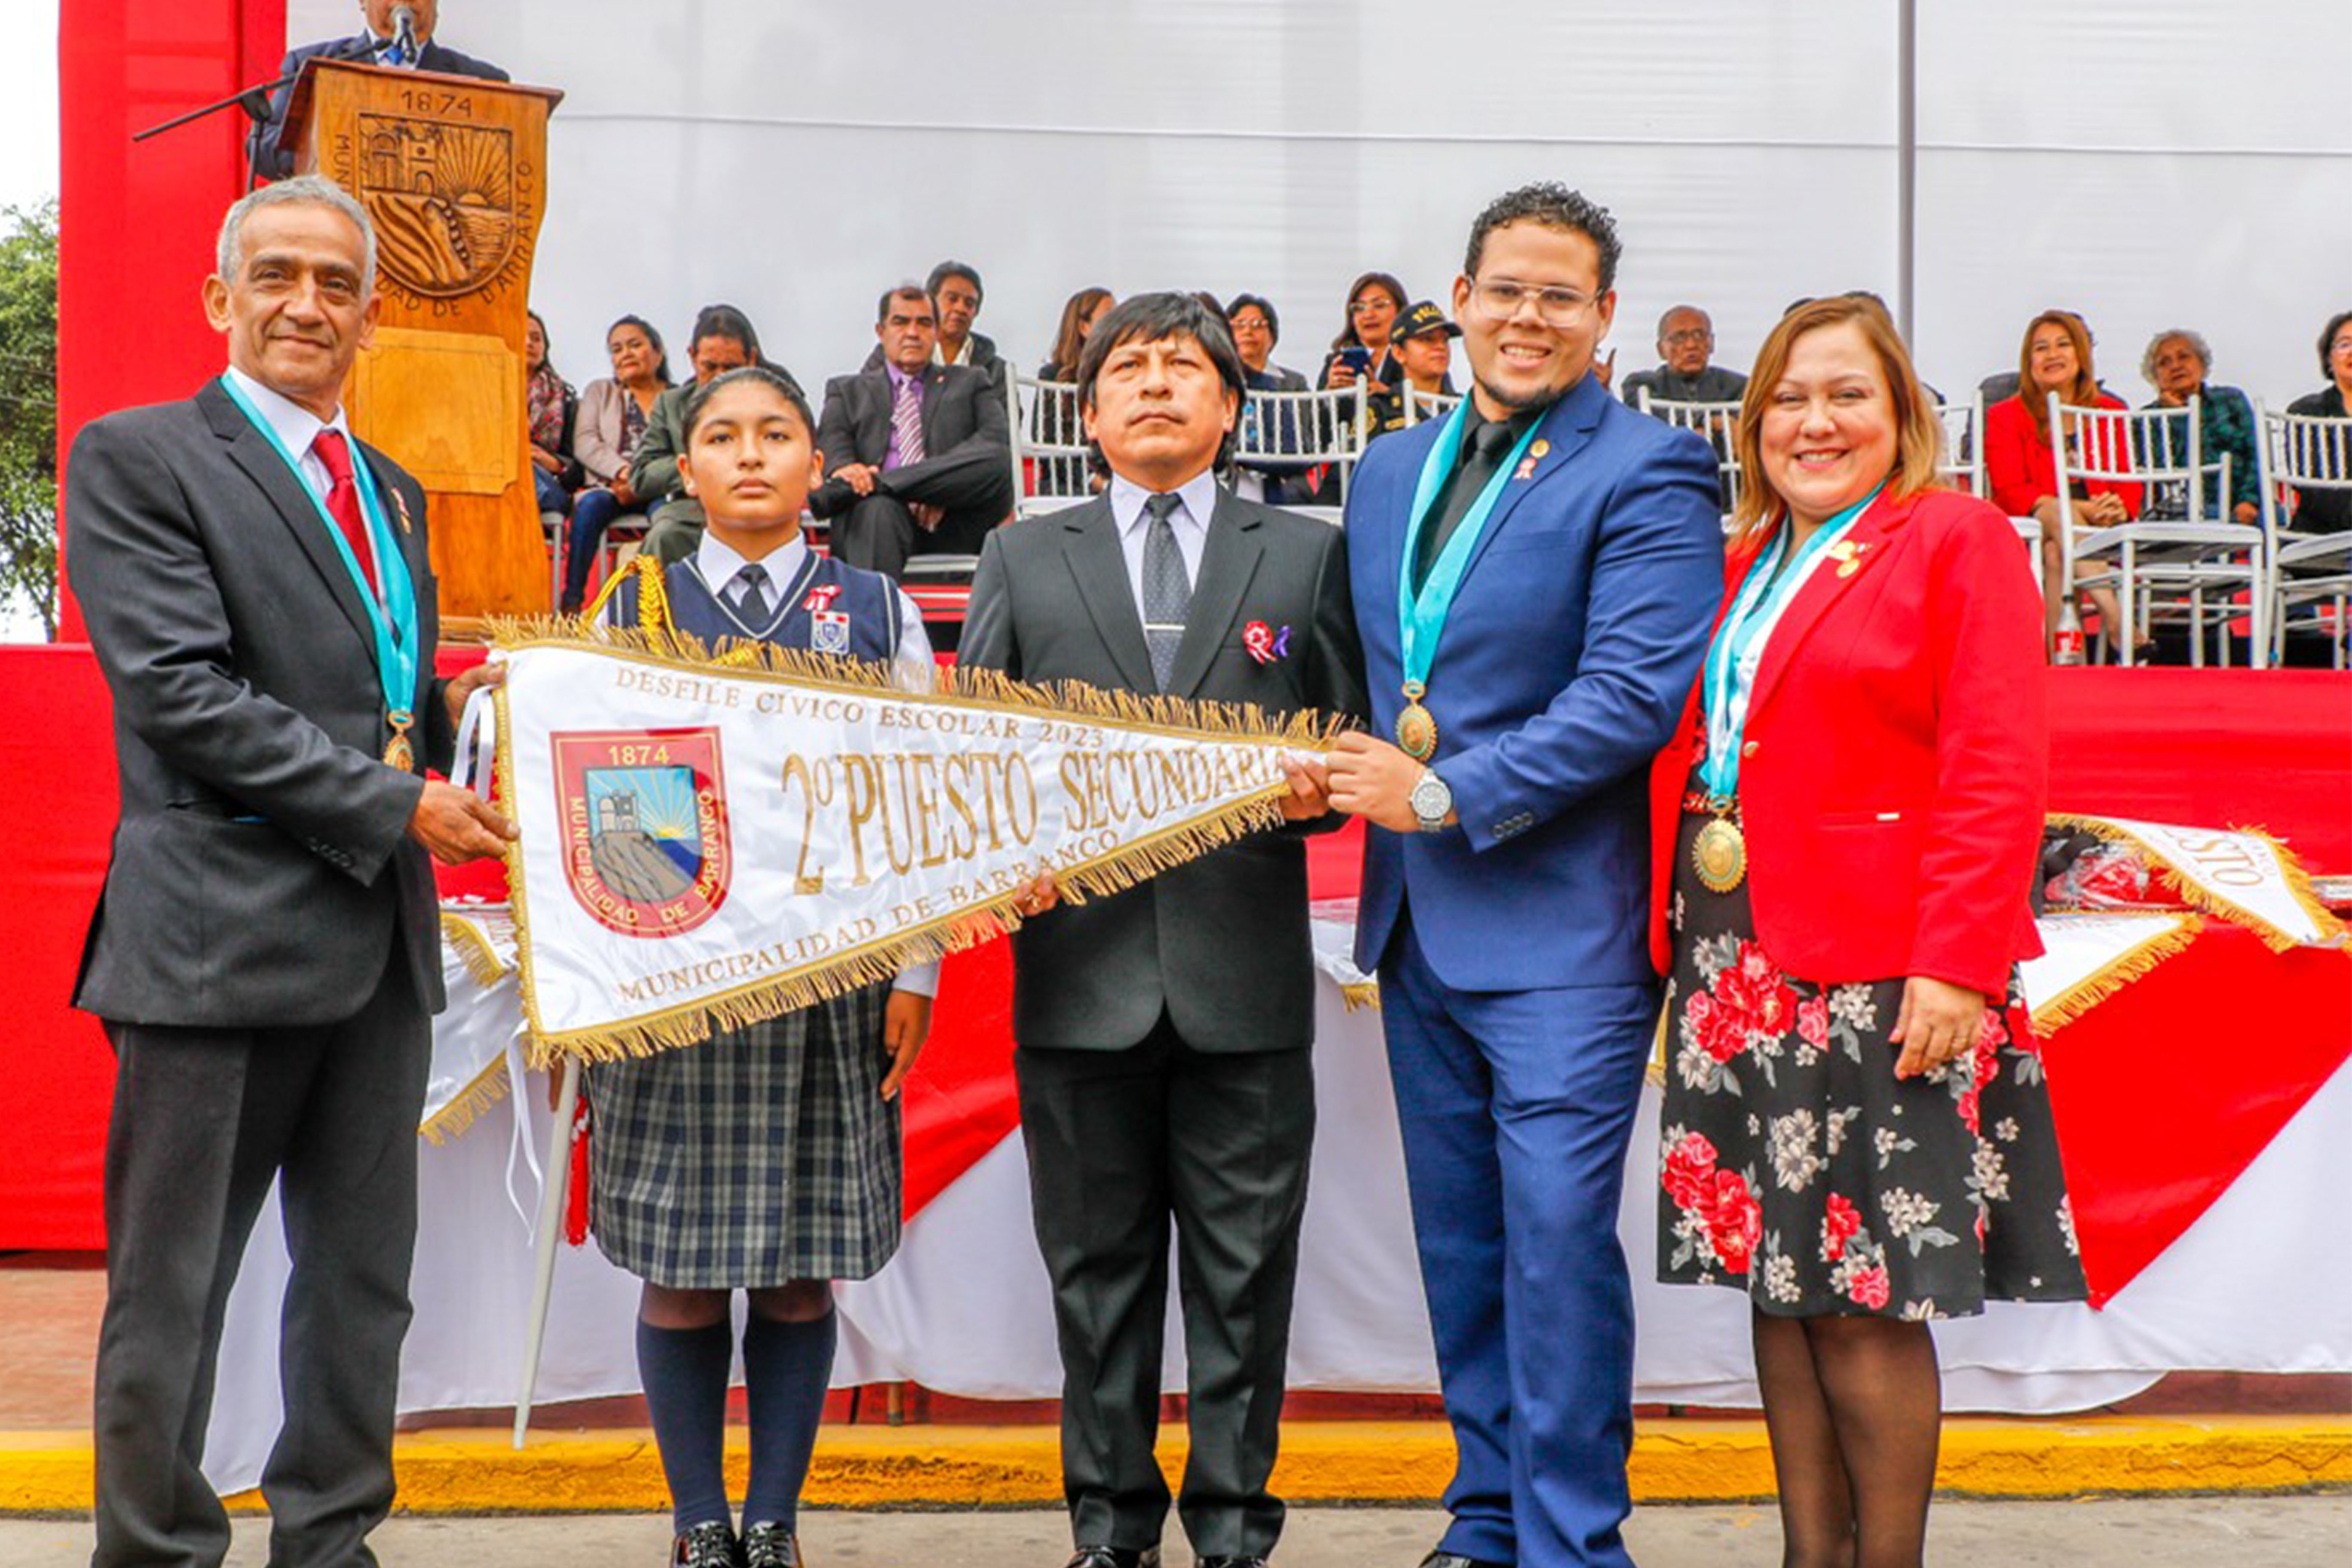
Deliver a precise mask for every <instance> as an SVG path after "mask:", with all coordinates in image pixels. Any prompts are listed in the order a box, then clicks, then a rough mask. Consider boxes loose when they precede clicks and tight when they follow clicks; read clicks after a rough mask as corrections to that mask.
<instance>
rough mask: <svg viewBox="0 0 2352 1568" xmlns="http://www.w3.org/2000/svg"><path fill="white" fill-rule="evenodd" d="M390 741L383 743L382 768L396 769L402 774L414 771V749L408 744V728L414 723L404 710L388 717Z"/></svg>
mask: <svg viewBox="0 0 2352 1568" xmlns="http://www.w3.org/2000/svg"><path fill="white" fill-rule="evenodd" d="M389 722H390V723H391V725H392V739H391V740H389V741H387V742H384V746H383V762H384V766H386V767H391V768H398V769H399V770H400V771H401V772H402V773H415V771H416V748H415V746H413V745H411V744H410V743H409V741H408V727H409V725H410V724H412V723H414V722H415V720H413V719H412V718H411V717H410V716H409V714H408V712H407V711H406V710H402V711H400V712H398V713H394V714H392V715H390V716H389Z"/></svg>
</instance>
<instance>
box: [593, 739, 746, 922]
mask: <svg viewBox="0 0 2352 1568" xmlns="http://www.w3.org/2000/svg"><path fill="white" fill-rule="evenodd" d="M549 741H550V747H551V752H552V755H553V761H554V763H555V796H556V810H557V813H558V820H559V821H561V822H562V825H563V828H562V831H563V874H564V880H565V882H566V883H567V884H569V885H570V887H571V889H572V897H573V898H575V899H577V900H580V905H581V907H582V908H583V909H584V910H587V911H588V913H589V914H590V916H592V917H593V919H594V920H595V921H596V923H597V924H599V925H601V926H604V927H605V928H606V929H607V930H610V931H619V932H620V933H621V934H622V935H624V936H641V937H667V936H676V935H677V934H679V933H680V932H682V931H692V930H693V929H694V928H695V927H697V926H698V925H700V924H701V923H702V922H703V921H707V920H709V918H710V917H711V916H712V915H714V914H716V913H718V912H719V905H721V904H723V903H725V902H726V901H727V881H728V874H729V872H730V869H731V867H730V856H729V849H728V838H727V801H726V792H725V785H724V784H723V783H722V780H723V778H724V773H723V772H722V770H721V769H720V767H719V731H718V730H716V729H715V728H712V729H695V730H617V731H567V732H560V733H557V734H554V735H551V736H550V737H549Z"/></svg>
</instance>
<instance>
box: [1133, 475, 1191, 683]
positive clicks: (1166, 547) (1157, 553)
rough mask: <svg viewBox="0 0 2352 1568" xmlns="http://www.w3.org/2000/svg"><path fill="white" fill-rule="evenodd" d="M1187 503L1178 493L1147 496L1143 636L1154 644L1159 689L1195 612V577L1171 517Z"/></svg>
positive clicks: (1153, 675) (1154, 671)
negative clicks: (1193, 602)
mask: <svg viewBox="0 0 2352 1568" xmlns="http://www.w3.org/2000/svg"><path fill="white" fill-rule="evenodd" d="M1183 504H1184V500H1183V498H1182V497H1181V496H1177V495H1156V496H1150V497H1148V498H1146V500H1144V503H1143V510H1145V511H1146V512H1147V513H1149V514H1150V519H1151V521H1150V523H1148V524H1147V525H1146V526H1145V529H1144V534H1143V640H1144V641H1145V642H1146V643H1147V644H1149V645H1150V648H1151V678H1152V679H1153V680H1154V681H1155V682H1156V683H1157V684H1158V685H1159V688H1160V690H1162V691H1165V690H1167V689H1168V678H1169V677H1170V676H1171V675H1173V674H1174V673H1175V672H1176V650H1177V649H1178V648H1179V647H1182V646H1183V643H1184V622H1185V617H1187V616H1190V615H1191V614H1192V574H1190V573H1188V572H1186V571H1185V570H1184V552H1183V550H1182V548H1181V547H1180V546H1179V545H1178V544H1177V542H1176V525H1175V524H1174V523H1173V522H1171V521H1169V520H1170V519H1171V517H1173V516H1174V515H1175V511H1176V509H1177V508H1178V507H1180V506H1181V505H1183Z"/></svg>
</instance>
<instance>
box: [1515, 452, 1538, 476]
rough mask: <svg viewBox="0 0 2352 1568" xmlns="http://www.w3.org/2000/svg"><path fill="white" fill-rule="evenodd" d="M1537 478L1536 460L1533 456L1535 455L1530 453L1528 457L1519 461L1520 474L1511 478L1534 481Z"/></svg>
mask: <svg viewBox="0 0 2352 1568" xmlns="http://www.w3.org/2000/svg"><path fill="white" fill-rule="evenodd" d="M1535 477H1536V459H1535V454H1533V453H1532V452H1531V453H1529V454H1528V456H1526V457H1524V458H1520V459H1519V468H1518V472H1517V473H1515V474H1513V475H1512V476H1511V478H1512V479H1534V478H1535Z"/></svg>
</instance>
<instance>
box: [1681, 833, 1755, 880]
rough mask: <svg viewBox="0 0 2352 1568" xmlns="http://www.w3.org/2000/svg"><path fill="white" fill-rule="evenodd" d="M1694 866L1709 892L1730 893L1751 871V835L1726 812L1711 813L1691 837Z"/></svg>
mask: <svg viewBox="0 0 2352 1568" xmlns="http://www.w3.org/2000/svg"><path fill="white" fill-rule="evenodd" d="M1691 867H1692V868H1693V869H1695V870H1696V871H1697V872H1698V879H1699V882H1700V884H1701V885H1702V886H1704V887H1705V888H1706V890H1707V891H1708V892H1710V893H1727V892H1729V891H1731V889H1734V888H1736V887H1738V886H1739V884H1740V881H1741V879H1743V878H1745V877H1746V876H1747V875H1748V837H1747V835H1745V834H1743V833H1741V832H1740V831H1739V824H1738V823H1736V822H1734V821H1732V820H1731V818H1730V817H1729V816H1712V817H1709V818H1708V819H1707V821H1706V825H1705V826H1702V827H1701V828H1700V829H1699V830H1698V837H1696V838H1695V839H1693V840H1692V841H1691Z"/></svg>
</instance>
